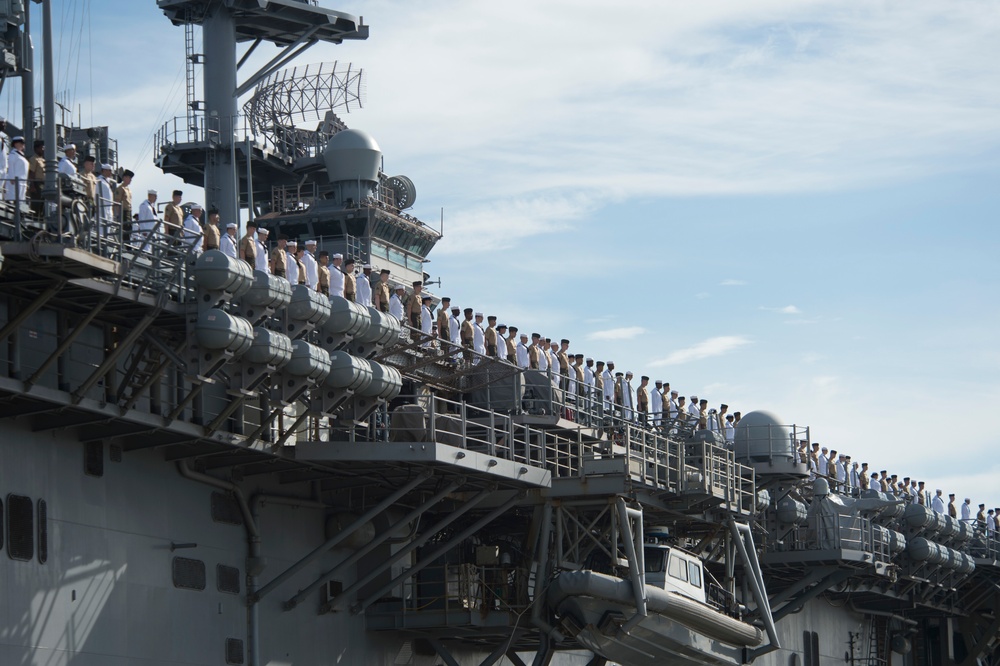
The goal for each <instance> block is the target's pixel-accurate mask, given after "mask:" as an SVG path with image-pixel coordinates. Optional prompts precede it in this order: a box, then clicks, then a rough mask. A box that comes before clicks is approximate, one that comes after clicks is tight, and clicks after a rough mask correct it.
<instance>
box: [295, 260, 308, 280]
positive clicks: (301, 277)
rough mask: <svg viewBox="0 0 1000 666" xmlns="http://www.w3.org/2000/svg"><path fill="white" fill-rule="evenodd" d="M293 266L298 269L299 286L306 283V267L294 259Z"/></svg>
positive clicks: (300, 261)
mask: <svg viewBox="0 0 1000 666" xmlns="http://www.w3.org/2000/svg"><path fill="white" fill-rule="evenodd" d="M295 265H296V266H297V267H298V269H299V284H305V283H306V265H305V264H303V263H302V260H301V259H299V258H298V257H295Z"/></svg>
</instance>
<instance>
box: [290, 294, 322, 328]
mask: <svg viewBox="0 0 1000 666" xmlns="http://www.w3.org/2000/svg"><path fill="white" fill-rule="evenodd" d="M287 310H288V316H289V317H291V318H292V319H294V320H295V321H302V322H306V323H307V324H313V325H314V326H321V325H322V324H323V322H325V321H326V320H327V319H328V318H329V317H330V299H328V298H327V297H326V296H324V295H323V294H321V293H320V292H318V291H313V290H312V289H310V288H309V287H307V286H306V285H304V284H297V285H295V287H294V288H293V289H292V298H291V301H290V302H289V303H288V308H287Z"/></svg>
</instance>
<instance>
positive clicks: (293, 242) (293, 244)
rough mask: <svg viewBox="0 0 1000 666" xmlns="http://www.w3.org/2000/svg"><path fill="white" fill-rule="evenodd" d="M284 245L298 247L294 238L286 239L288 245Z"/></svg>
mask: <svg viewBox="0 0 1000 666" xmlns="http://www.w3.org/2000/svg"><path fill="white" fill-rule="evenodd" d="M279 240H280V239H279ZM286 245H291V246H294V247H298V246H299V242H298V241H297V240H295V239H294V238H289V239H288V243H286Z"/></svg>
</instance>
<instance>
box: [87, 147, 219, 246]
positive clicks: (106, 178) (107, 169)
mask: <svg viewBox="0 0 1000 666" xmlns="http://www.w3.org/2000/svg"><path fill="white" fill-rule="evenodd" d="M110 179H111V165H110V164H102V165H101V175H100V176H98V177H97V212H98V219H99V223H100V229H101V235H102V236H109V235H111V233H112V227H111V222H112V221H113V220H114V219H115V202H114V192H112V191H111V180H110ZM198 254H201V246H200V245H199V247H198Z"/></svg>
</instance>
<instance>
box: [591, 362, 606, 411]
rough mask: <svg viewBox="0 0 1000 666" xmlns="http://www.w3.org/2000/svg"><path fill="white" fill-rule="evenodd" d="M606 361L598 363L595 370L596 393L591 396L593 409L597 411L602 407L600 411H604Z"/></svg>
mask: <svg viewBox="0 0 1000 666" xmlns="http://www.w3.org/2000/svg"><path fill="white" fill-rule="evenodd" d="M603 398H604V361H598V362H597V367H596V368H594V391H593V393H592V394H591V398H590V402H591V405H592V409H595V410H597V408H598V406H600V408H601V409H600V411H601V412H603V411H604V399H603Z"/></svg>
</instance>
